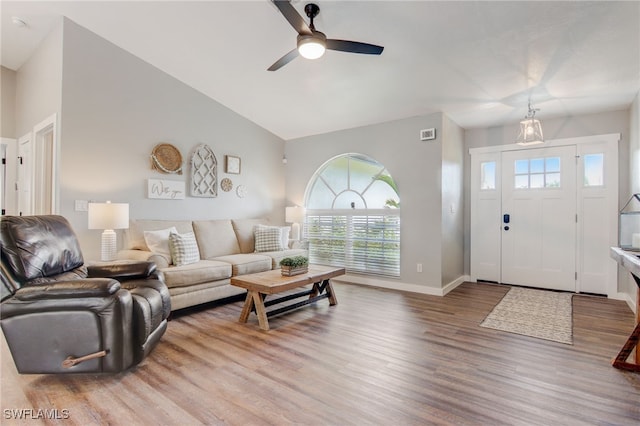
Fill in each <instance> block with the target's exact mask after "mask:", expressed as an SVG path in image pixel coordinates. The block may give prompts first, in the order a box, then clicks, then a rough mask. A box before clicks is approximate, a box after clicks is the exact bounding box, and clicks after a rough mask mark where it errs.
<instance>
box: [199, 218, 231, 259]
mask: <svg viewBox="0 0 640 426" xmlns="http://www.w3.org/2000/svg"><path fill="white" fill-rule="evenodd" d="M193 231H194V233H195V234H196V239H197V240H198V248H199V249H200V257H201V258H202V259H214V258H216V257H218V256H225V255H228V254H238V253H240V246H239V245H238V239H237V238H236V233H235V231H234V230H233V226H232V225H231V221H230V220H198V221H194V222H193Z"/></svg>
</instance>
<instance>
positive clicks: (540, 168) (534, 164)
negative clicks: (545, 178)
mask: <svg viewBox="0 0 640 426" xmlns="http://www.w3.org/2000/svg"><path fill="white" fill-rule="evenodd" d="M530 173H544V158H533V159H531V170H530Z"/></svg>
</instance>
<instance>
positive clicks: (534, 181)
mask: <svg viewBox="0 0 640 426" xmlns="http://www.w3.org/2000/svg"><path fill="white" fill-rule="evenodd" d="M530 180H531V188H544V174H542V173H537V174H532V175H531V179H530Z"/></svg>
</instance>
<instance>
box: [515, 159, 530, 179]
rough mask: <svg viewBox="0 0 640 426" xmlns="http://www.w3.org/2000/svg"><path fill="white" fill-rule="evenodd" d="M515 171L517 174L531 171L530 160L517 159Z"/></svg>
mask: <svg viewBox="0 0 640 426" xmlns="http://www.w3.org/2000/svg"><path fill="white" fill-rule="evenodd" d="M515 173H516V174H517V175H522V174H525V173H529V160H516V164H515Z"/></svg>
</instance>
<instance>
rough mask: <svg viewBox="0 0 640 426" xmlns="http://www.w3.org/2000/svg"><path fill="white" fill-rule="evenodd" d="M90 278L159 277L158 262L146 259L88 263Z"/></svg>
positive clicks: (128, 278) (126, 278)
mask: <svg viewBox="0 0 640 426" xmlns="http://www.w3.org/2000/svg"><path fill="white" fill-rule="evenodd" d="M87 270H88V272H89V277H90V278H115V279H117V280H130V279H137V278H147V277H153V278H157V274H156V273H155V272H156V264H155V263H153V262H146V261H135V260H132V261H119V262H113V263H96V264H89V265H87Z"/></svg>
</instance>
